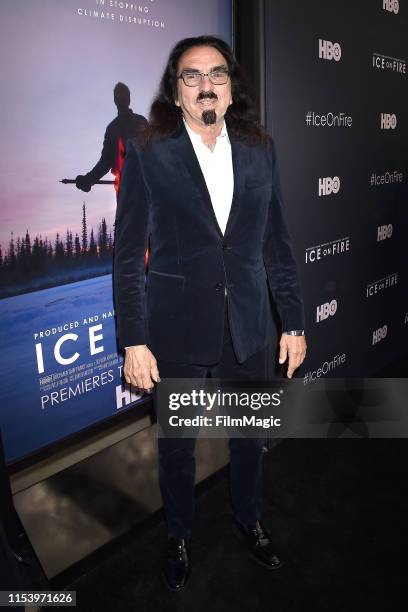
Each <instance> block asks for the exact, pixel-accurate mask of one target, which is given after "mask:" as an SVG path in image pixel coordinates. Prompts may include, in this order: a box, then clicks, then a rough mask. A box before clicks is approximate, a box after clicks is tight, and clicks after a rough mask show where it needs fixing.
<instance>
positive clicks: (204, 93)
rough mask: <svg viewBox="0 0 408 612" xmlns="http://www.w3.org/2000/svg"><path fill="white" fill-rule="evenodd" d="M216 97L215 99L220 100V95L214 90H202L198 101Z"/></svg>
mask: <svg viewBox="0 0 408 612" xmlns="http://www.w3.org/2000/svg"><path fill="white" fill-rule="evenodd" d="M207 98H208V99H210V100H211V99H214V100H218V96H217V94H215V93H214V92H213V91H200V93H199V94H198V96H197V102H199V101H200V100H205V99H207Z"/></svg>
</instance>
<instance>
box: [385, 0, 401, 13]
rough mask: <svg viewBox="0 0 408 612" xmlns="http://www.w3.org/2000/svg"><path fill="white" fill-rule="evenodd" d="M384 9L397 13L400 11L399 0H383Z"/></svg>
mask: <svg viewBox="0 0 408 612" xmlns="http://www.w3.org/2000/svg"><path fill="white" fill-rule="evenodd" d="M383 9H384V10H385V11H388V12H389V13H395V14H397V13H398V11H399V2H398V0H383Z"/></svg>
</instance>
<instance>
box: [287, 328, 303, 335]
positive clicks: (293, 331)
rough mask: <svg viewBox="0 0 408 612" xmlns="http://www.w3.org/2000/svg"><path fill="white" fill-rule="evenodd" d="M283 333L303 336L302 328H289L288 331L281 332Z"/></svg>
mask: <svg viewBox="0 0 408 612" xmlns="http://www.w3.org/2000/svg"><path fill="white" fill-rule="evenodd" d="M283 333H284V334H288V335H289V336H304V335H305V330H304V329H291V330H290V331H285V332H283Z"/></svg>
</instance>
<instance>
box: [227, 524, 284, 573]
mask: <svg viewBox="0 0 408 612" xmlns="http://www.w3.org/2000/svg"><path fill="white" fill-rule="evenodd" d="M235 525H236V528H237V532H238V535H240V536H241V538H243V539H244V540H245V542H246V545H247V548H248V550H249V552H250V553H251V555H252V556H253V557H254V559H255V560H256V561H258V563H261V564H262V565H263V566H264V567H267V568H268V569H278V568H279V567H282V565H283V562H282V561H281V559H279V557H278V555H277V554H276V549H275V545H274V543H273V542H272V540H271V535H270V533H269V532H268V530H267V529H266V527H265V526H264V525H263V523H262V522H261V521H256V523H254V524H253V525H243V524H242V523H240V522H239V521H238V520H237V519H235Z"/></svg>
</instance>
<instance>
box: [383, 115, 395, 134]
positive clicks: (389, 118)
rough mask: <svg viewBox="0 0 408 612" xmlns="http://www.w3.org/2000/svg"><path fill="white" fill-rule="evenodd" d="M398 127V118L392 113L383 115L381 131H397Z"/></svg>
mask: <svg viewBox="0 0 408 612" xmlns="http://www.w3.org/2000/svg"><path fill="white" fill-rule="evenodd" d="M396 127H397V116H396V115H395V114H392V115H390V113H381V129H382V130H395V128H396Z"/></svg>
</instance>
